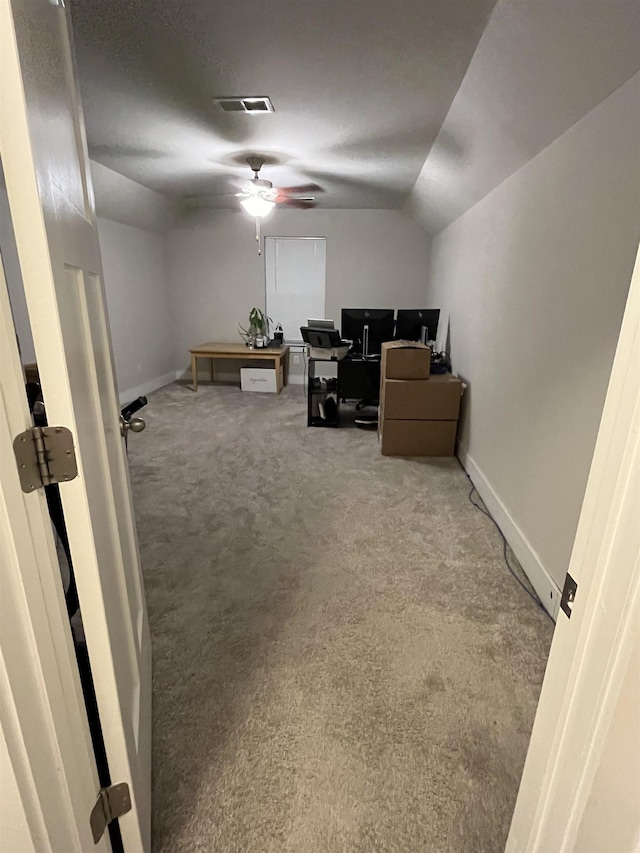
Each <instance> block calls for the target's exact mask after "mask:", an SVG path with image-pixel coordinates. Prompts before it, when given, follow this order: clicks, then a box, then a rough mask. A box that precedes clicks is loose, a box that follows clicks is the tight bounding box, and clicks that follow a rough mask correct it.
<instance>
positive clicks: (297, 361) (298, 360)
mask: <svg viewBox="0 0 640 853" xmlns="http://www.w3.org/2000/svg"><path fill="white" fill-rule="evenodd" d="M293 363H294V364H300V356H299V355H294V356H293Z"/></svg>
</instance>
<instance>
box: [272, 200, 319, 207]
mask: <svg viewBox="0 0 640 853" xmlns="http://www.w3.org/2000/svg"><path fill="white" fill-rule="evenodd" d="M278 204H279V205H280V206H281V207H295V208H298V209H299V210H310V209H311V208H312V207H317V205H318V202H317V201H314V200H313V199H310V198H285V199H282V200H281V201H279V202H278Z"/></svg>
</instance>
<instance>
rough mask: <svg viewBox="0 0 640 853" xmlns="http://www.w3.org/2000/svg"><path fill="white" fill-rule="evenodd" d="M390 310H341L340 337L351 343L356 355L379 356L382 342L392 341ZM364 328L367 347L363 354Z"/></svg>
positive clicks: (392, 323) (391, 315)
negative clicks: (366, 334)
mask: <svg viewBox="0 0 640 853" xmlns="http://www.w3.org/2000/svg"><path fill="white" fill-rule="evenodd" d="M393 313H394V312H393V309H392V308H343V309H342V329H341V334H342V337H343V338H345V339H346V340H348V341H353V347H352V352H353V353H355V354H357V355H380V353H381V352H382V344H383V343H384V341H391V340H393V325H394V318H393ZM365 327H366V328H367V329H368V346H367V348H366V349H367V351H366V353H365V351H364V350H365Z"/></svg>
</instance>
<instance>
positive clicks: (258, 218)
mask: <svg viewBox="0 0 640 853" xmlns="http://www.w3.org/2000/svg"><path fill="white" fill-rule="evenodd" d="M256 242H257V243H258V254H259V255H261V254H262V252H261V251H260V248H261V247H260V217H259V216H256Z"/></svg>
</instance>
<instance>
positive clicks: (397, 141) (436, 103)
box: [71, 0, 640, 233]
mask: <svg viewBox="0 0 640 853" xmlns="http://www.w3.org/2000/svg"><path fill="white" fill-rule="evenodd" d="M494 2H495V0H318V2H310V0H269V2H265V0H233V2H230V0H184V2H176V0H109V2H104V0H71V11H72V18H73V24H74V31H75V41H76V53H77V57H78V65H79V73H80V82H81V89H82V98H83V106H84V112H85V120H86V125H87V135H88V141H89V146H90V154H91V157H92V159H94V160H95V161H97V162H98V163H100V164H102V165H104V166H107V167H109V168H110V169H112V170H114V171H116V172H118V173H120V174H121V175H124V176H126V177H127V178H130V179H132V180H134V181H136V182H138V183H140V184H142V185H143V186H145V187H147V188H149V189H151V190H155V191H157V192H161V193H166V194H169V195H172V196H175V197H180V198H184V197H196V202H197V201H198V200H201V201H202V203H203V205H204V206H211V207H222V208H225V207H229V208H231V207H236V206H237V200H236V199H235V197H234V195H233V194H234V192H235V191H236V190H237V183H236V182H237V180H238V179H242V178H248V177H250V172H249V169H248V167H247V166H246V164H245V162H244V158H245V157H246V156H247V155H248V154H254V153H257V154H262V155H264V156H265V157H266V165H265V167H264V170H263V174H262V176H263V177H265V178H268V179H270V180H271V181H273V183H274V184H275V185H276V186H286V185H291V184H294V185H295V184H307V183H309V182H313V183H316V184H318V185H320V187H321V188H322V191H320V192H316V193H315V195H316V198H317V201H318V205H319V206H320V207H325V208H396V209H401V208H403V206H404V207H405V209H406V210H407V211H408V212H410V213H411V214H412V215H414V216H416V217H417V218H418V219H419V220H420V222H421V223H422V224H423V225H424V227H425V228H426V229H427V230H428V231H430V232H432V233H435V232H437V231H439V230H440V229H442V228H443V227H444V226H446V225H447V224H448V223H449V222H451V221H453V220H454V219H455V218H457V217H458V216H459V215H460V214H461V213H463V212H464V211H465V210H467V209H468V208H469V207H470V206H472V205H473V204H475V203H476V202H477V201H478V200H480V199H481V198H482V197H484V196H485V195H486V194H487V193H488V192H490V191H491V189H493V188H494V187H495V186H497V185H498V184H499V183H501V182H502V181H503V180H504V179H505V178H506V177H508V176H509V175H510V174H512V173H513V172H515V171H516V170H517V169H518V168H520V166H522V165H524V163H526V162H527V161H528V160H529V159H531V157H533V156H535V154H537V153H538V152H539V151H541V150H542V149H543V148H545V147H546V146H547V145H549V144H550V143H551V142H552V141H553V140H554V139H556V138H557V137H558V136H559V135H560V134H561V133H563V132H564V131H566V130H567V129H568V128H569V127H570V126H571V125H572V124H574V123H575V122H576V121H578V120H579V119H580V118H581V117H582V116H583V115H585V114H586V113H587V112H589V111H590V110H591V109H593V108H594V107H595V106H596V105H597V104H598V103H599V102H600V101H601V100H603V99H604V98H605V97H606V96H607V95H608V94H610V93H611V92H612V91H614V90H615V89H616V88H617V87H618V86H620V85H622V83H624V82H625V81H626V80H627V79H629V77H631V76H632V75H633V74H634V73H635V72H637V70H638V68H639V66H640V4H638V2H637V0H499V2H498V3H497V5H496V6H495V9H493V7H494ZM492 10H493V14H492ZM474 52H475V53H474ZM236 95H247V96H251V95H267V96H269V97H270V98H271V100H272V102H273V104H274V107H275V113H274V114H268V115H261V116H251V115H246V114H234V113H231V114H229V113H222V112H220V111H219V110H218V109H217V108H216V107H215V106H214V104H213V103H212V98H213V97H215V96H236ZM612 132H614V129H612Z"/></svg>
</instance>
